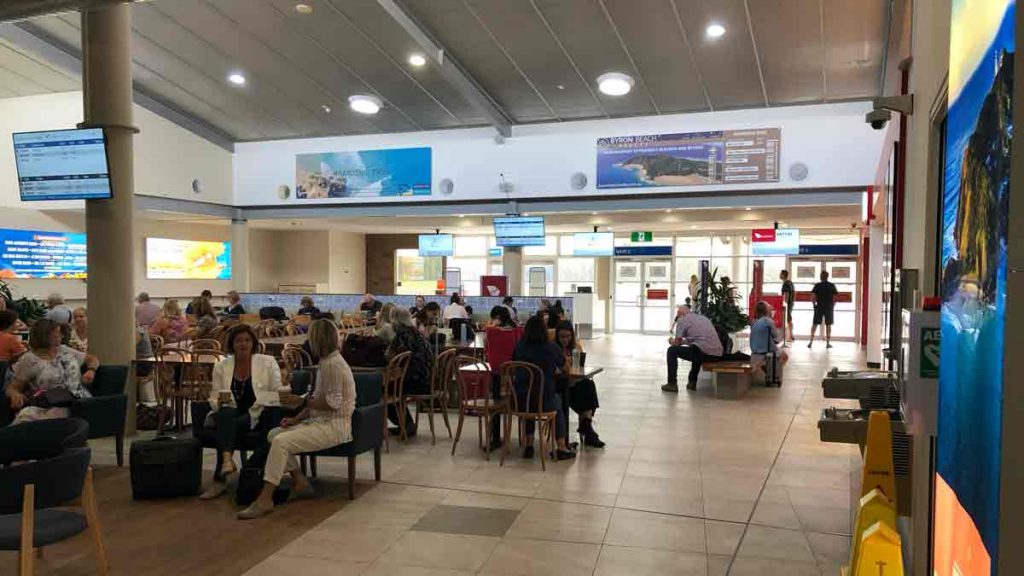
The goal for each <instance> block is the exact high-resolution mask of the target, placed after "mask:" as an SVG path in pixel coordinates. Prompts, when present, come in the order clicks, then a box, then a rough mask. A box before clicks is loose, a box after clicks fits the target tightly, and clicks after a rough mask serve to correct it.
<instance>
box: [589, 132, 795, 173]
mask: <svg viewBox="0 0 1024 576" xmlns="http://www.w3.org/2000/svg"><path fill="white" fill-rule="evenodd" d="M780 134H781V130H780V129H779V128H755V129H750V130H717V131H711V132H690V133H685V134H656V135H651V136H617V137H612V138H599V139H598V140H597V187H598V188H637V187H656V186H706V185H716V184H755V183H761V182H778V181H779V143H780Z"/></svg>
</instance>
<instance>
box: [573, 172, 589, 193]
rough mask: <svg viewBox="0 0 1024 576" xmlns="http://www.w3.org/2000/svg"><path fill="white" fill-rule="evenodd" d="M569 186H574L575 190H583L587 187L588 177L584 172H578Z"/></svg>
mask: <svg viewBox="0 0 1024 576" xmlns="http://www.w3.org/2000/svg"><path fill="white" fill-rule="evenodd" d="M569 185H570V186H572V189H573V190H583V189H584V188H586V187H587V175H586V174H584V173H583V172H577V173H575V174H573V175H572V177H571V178H569Z"/></svg>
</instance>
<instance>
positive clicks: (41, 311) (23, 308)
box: [0, 279, 47, 324]
mask: <svg viewBox="0 0 1024 576" xmlns="http://www.w3.org/2000/svg"><path fill="white" fill-rule="evenodd" d="M0 298H3V299H4V300H6V301H7V307H8V308H10V309H11V310H14V311H15V312H17V313H18V318H20V319H21V321H22V322H24V323H26V324H32V323H33V322H35V321H36V320H39V319H40V318H42V317H43V316H45V315H46V310H47V307H46V303H45V302H43V301H41V300H34V299H32V298H25V297H24V296H23V297H21V298H17V299H15V298H14V292H13V291H12V290H11V286H10V284H8V283H7V282H5V281H4V280H2V279H0Z"/></svg>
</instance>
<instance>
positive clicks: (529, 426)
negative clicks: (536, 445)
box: [512, 316, 576, 460]
mask: <svg viewBox="0 0 1024 576" xmlns="http://www.w3.org/2000/svg"><path fill="white" fill-rule="evenodd" d="M512 359H513V360H518V361H521V362H529V363H531V364H536V365H537V366H538V367H540V369H541V372H543V373H544V397H543V405H542V409H543V410H544V411H545V412H557V416H556V417H555V442H556V444H557V449H556V451H555V457H556V458H557V459H559V460H568V459H570V458H575V457H576V453H575V452H573V451H572V450H570V449H569V446H568V444H567V443H566V440H567V439H568V436H569V430H568V428H569V425H568V423H567V422H566V418H565V413H564V412H562V400H561V398H559V396H558V390H557V388H556V383H555V370H556V369H557V368H559V367H560V366H561V365H562V351H561V350H559V349H558V346H557V345H556V344H555V343H554V342H551V341H549V340H548V331H547V328H546V327H545V326H544V320H543V319H542V318H541V317H540V316H533V317H531V318H530V320H529V321H528V322H527V323H526V329H525V330H524V331H523V338H522V339H521V340H520V341H519V342H517V343H516V347H515V350H514V351H513V352H512ZM515 387H516V395H517V397H518V398H519V404H520V409H523V408H526V406H525V403H526V388H525V384H523V383H522V382H521V381H520V380H519V379H518V378H517V379H516V383H515ZM530 408H533V407H530ZM534 428H535V424H534V422H532V421H528V422H526V425H525V437H524V438H523V444H525V447H524V448H523V458H533V452H534V450H533V432H534Z"/></svg>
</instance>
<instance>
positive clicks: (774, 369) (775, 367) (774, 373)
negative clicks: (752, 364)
mask: <svg viewBox="0 0 1024 576" xmlns="http://www.w3.org/2000/svg"><path fill="white" fill-rule="evenodd" d="M764 373H765V379H764V380H765V385H766V386H775V387H776V388H781V387H782V361H781V359H780V358H779V355H778V354H772V353H769V354H767V355H765V357H764Z"/></svg>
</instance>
